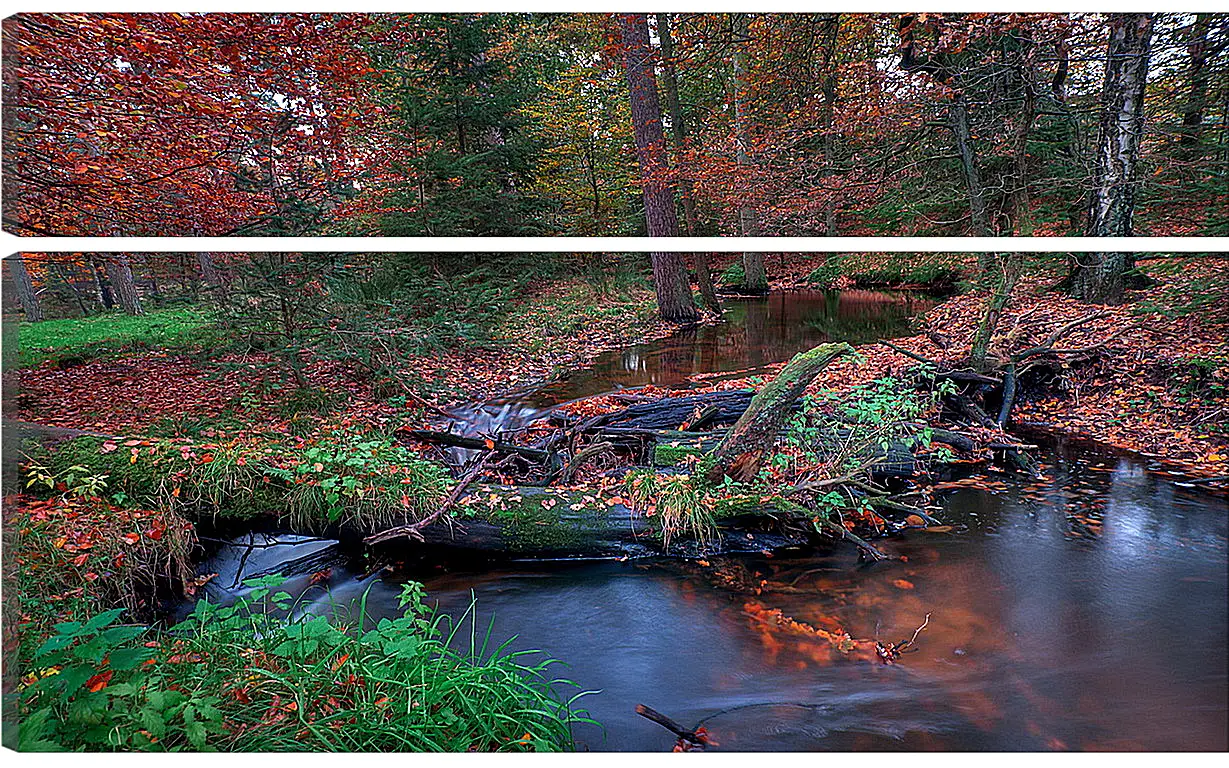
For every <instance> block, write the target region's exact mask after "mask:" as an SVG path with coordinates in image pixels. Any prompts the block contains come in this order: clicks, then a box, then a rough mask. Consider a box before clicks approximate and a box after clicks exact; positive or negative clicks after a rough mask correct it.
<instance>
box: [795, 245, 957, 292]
mask: <svg viewBox="0 0 1229 768" xmlns="http://www.w3.org/2000/svg"><path fill="white" fill-rule="evenodd" d="M964 274H965V265H964V263H963V259H962V257H959V256H953V255H949V254H940V253H936V254H918V255H914V256H910V257H908V258H903V257H901V256H899V255H894V256H893V257H892V258H877V259H872V260H868V259H867V257H865V256H863V255H861V254H851V255H836V256H829V257H828V258H827V259H826V260H825V262H824V263H823V264H822V265H820V266H819V267H816V268H815V269H814V270H813V271H812V272H811V274H810V275H809V276H808V277H807V282H809V283H812V284H815V285H819V286H824V287H831V286H833V285H834V284H835V283H836V281H837V279H838V278H839V277H841V276H847V277H849V278H850V279H851V280H853V282H854V284H855V285H859V286H865V287H876V286H903V285H922V286H928V287H933V288H939V287H949V286H955V285H956V284H957V283H958V282H959V281H960V280H961V279H963V277H964Z"/></svg>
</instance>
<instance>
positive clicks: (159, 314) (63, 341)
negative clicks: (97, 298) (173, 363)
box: [17, 307, 213, 368]
mask: <svg viewBox="0 0 1229 768" xmlns="http://www.w3.org/2000/svg"><path fill="white" fill-rule="evenodd" d="M212 319H213V318H212V315H211V313H210V312H208V311H206V310H204V309H202V308H199V307H176V308H173V309H157V310H153V311H151V312H149V313H148V314H145V315H125V314H122V313H116V312H109V313H106V314H102V315H95V316H93V317H85V318H65V319H61V320H44V321H43V322H41V323H22V324H21V327H20V329H19V331H18V337H17V338H18V345H19V347H20V350H21V352H20V356H19V358H18V362H19V365H21V367H23V368H25V367H33V366H38V365H41V364H42V363H43V362H45V361H47V360H66V359H68V358H79V359H80V360H82V361H84V360H89V359H92V358H96V357H104V356H106V355H110V354H116V353H119V352H125V351H131V350H136V349H148V348H153V347H159V348H174V347H179V348H186V347H191V346H196V345H201V344H204V343H205V342H206V341H208V332H209V330H210V328H211V323H212Z"/></svg>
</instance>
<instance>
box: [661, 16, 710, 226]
mask: <svg viewBox="0 0 1229 768" xmlns="http://www.w3.org/2000/svg"><path fill="white" fill-rule="evenodd" d="M657 37H658V38H659V39H660V40H661V58H662V73H661V80H662V91H663V93H664V94H665V96H666V108H667V109H668V110H669V111H670V133H671V134H672V135H673V137H674V164H675V167H681V166H682V162H683V152H684V151H685V150H686V147H687V123H686V122H685V120H684V118H683V103H682V101H681V100H680V99H679V80H678V68H677V66H676V61H675V57H674V37H673V35H672V34H671V32H670V14H668V13H659V14H657ZM679 194H680V195H682V198H683V221H684V222H685V224H686V225H687V235H688V236H689V237H695V236H696V235H698V234H699V228H700V227H699V220H698V218H697V216H696V201H695V197H694V196H693V195H692V189H691V182H690V181H689V180H686V179H684V180H683V183H682V186H681V187H680V188H679Z"/></svg>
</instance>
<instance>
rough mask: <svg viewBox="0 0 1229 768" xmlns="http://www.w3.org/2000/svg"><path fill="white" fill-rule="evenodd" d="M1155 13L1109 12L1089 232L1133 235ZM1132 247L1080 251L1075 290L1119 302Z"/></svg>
mask: <svg viewBox="0 0 1229 768" xmlns="http://www.w3.org/2000/svg"><path fill="white" fill-rule="evenodd" d="M1153 21H1154V14H1150V13H1118V14H1113V15H1112V16H1111V17H1110V38H1109V46H1108V50H1107V53H1106V63H1105V85H1104V88H1103V90H1102V95H1101V127H1100V135H1099V138H1098V142H1097V144H1098V146H1097V175H1096V181H1095V184H1094V187H1093V194H1092V205H1091V206H1090V213H1089V226H1088V235H1089V236H1090V237H1130V236H1131V235H1132V234H1134V233H1133V232H1132V218H1133V216H1134V214H1135V187H1136V185H1137V183H1138V182H1137V180H1136V165H1137V163H1138V160H1139V145H1140V138H1141V136H1142V134H1143V131H1144V87H1145V84H1146V81H1147V76H1148V57H1149V55H1150V53H1151V44H1152V27H1153ZM1134 266H1135V259H1134V257H1133V256H1132V255H1131V254H1129V253H1092V254H1081V256H1080V257H1079V258H1078V259H1076V260H1075V261H1074V263H1073V268H1072V274H1071V288H1072V294H1073V295H1074V296H1076V297H1077V298H1079V299H1083V300H1084V301H1089V302H1095V303H1105V304H1119V303H1121V302H1122V298H1123V292H1124V290H1125V289H1126V276H1127V273H1128V272H1129V271H1130V270H1131V269H1133V268H1134Z"/></svg>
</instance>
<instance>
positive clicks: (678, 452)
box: [653, 443, 704, 467]
mask: <svg viewBox="0 0 1229 768" xmlns="http://www.w3.org/2000/svg"><path fill="white" fill-rule="evenodd" d="M703 455H704V451H702V450H700V448H699V447H698V446H695V445H670V444H668V443H658V444H657V445H656V446H654V447H653V464H654V466H658V467H674V466H678V465H679V464H682V463H683V462H684V461H686V460H687V458H688V457H691V456H703Z"/></svg>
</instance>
